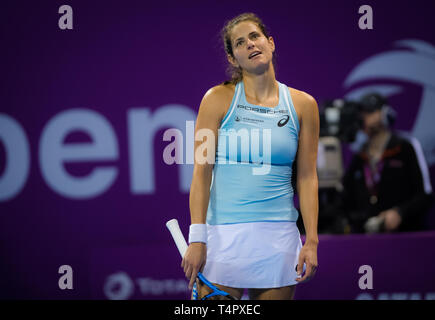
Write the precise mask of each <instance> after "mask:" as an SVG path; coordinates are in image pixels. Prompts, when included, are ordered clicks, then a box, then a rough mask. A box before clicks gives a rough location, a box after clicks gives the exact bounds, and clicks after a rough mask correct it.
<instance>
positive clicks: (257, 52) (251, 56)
mask: <svg viewBox="0 0 435 320" xmlns="http://www.w3.org/2000/svg"><path fill="white" fill-rule="evenodd" d="M260 54H261V51H254V52H252V53H251V54H250V55H249V57H248V58H249V59H252V58H254V57H256V56H258V55H260Z"/></svg>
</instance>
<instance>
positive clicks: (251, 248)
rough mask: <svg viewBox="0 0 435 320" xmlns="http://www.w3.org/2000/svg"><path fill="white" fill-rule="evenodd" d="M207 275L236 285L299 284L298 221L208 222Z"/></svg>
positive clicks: (205, 274)
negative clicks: (214, 223) (218, 223)
mask: <svg viewBox="0 0 435 320" xmlns="http://www.w3.org/2000/svg"><path fill="white" fill-rule="evenodd" d="M207 232H208V240H207V242H208V243H207V261H206V264H205V267H204V270H203V274H204V276H205V277H206V278H207V279H208V280H209V281H211V282H213V283H217V284H221V285H224V286H228V287H233V288H279V287H284V286H290V285H294V284H297V282H296V281H295V279H296V278H297V273H296V270H295V268H296V265H297V263H298V258H299V252H300V250H301V248H302V242H301V238H300V234H299V230H298V228H297V226H296V222H249V223H236V224H223V225H207Z"/></svg>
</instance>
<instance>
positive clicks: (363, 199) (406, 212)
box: [342, 93, 433, 233]
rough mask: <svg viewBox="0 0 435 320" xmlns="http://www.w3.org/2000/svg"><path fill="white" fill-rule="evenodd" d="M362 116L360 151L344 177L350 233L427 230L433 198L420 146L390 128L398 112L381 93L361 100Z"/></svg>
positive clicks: (344, 210)
mask: <svg viewBox="0 0 435 320" xmlns="http://www.w3.org/2000/svg"><path fill="white" fill-rule="evenodd" d="M359 115H360V127H361V129H360V132H359V133H358V137H359V139H358V141H359V142H360V148H359V150H357V152H355V154H354V155H353V158H352V160H351V163H350V165H349V167H348V169H347V170H346V173H345V175H344V178H343V187H344V190H343V194H342V196H343V198H342V201H343V203H342V205H343V206H342V209H343V212H344V213H345V215H346V216H347V219H348V222H349V225H350V228H351V232H352V233H363V232H367V233H375V232H395V231H417V230H422V229H423V228H424V217H425V214H426V212H427V211H428V209H429V208H430V206H431V204H432V202H433V194H432V186H431V183H430V178H429V174H428V168H427V164H426V161H425V159H424V156H423V153H422V150H421V147H420V144H419V142H418V141H417V140H416V139H415V138H413V137H410V136H406V135H405V134H402V133H398V132H395V131H393V130H392V129H391V128H392V125H393V123H394V120H395V112H394V110H392V109H391V108H390V107H389V106H388V105H387V101H386V99H385V98H384V97H382V96H381V95H379V94H376V93H373V94H368V95H365V96H364V97H363V98H362V99H361V101H360V112H359ZM361 138H363V140H365V141H363V142H362V143H361ZM354 151H356V150H355V149H354Z"/></svg>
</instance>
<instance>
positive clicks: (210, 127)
mask: <svg viewBox="0 0 435 320" xmlns="http://www.w3.org/2000/svg"><path fill="white" fill-rule="evenodd" d="M233 93H234V87H231V86H224V85H219V86H216V87H213V88H211V89H210V90H208V91H207V92H206V94H205V95H204V97H203V99H202V101H201V104H200V107H199V111H198V116H197V119H196V125H195V143H194V150H195V151H194V152H195V157H194V159H195V162H194V167H193V177H192V184H191V186H190V195H189V206H190V217H191V223H192V224H205V223H206V215H207V208H208V202H209V198H210V184H211V179H212V171H213V166H214V160H215V155H216V147H217V141H218V130H219V127H220V123H221V121H222V119H223V117H224V115H225V112H226V110H227V109H228V107H229V104H230V103H231V99H232V95H233ZM199 136H203V138H202V139H201V140H199V141H196V139H197V138H198V137H199ZM204 147H206V148H204ZM204 149H206V150H207V151H205V152H201V151H204ZM206 256H207V248H206V245H205V244H204V243H202V242H194V243H191V244H190V245H189V247H188V248H187V251H186V254H185V255H184V258H183V261H182V263H181V266H182V268H183V270H184V272H185V274H186V277H187V278H188V279H189V280H190V282H189V288H190V289H192V286H193V283H194V281H195V279H196V275H197V273H198V271H201V270H202V269H203V267H204V266H205V262H206Z"/></svg>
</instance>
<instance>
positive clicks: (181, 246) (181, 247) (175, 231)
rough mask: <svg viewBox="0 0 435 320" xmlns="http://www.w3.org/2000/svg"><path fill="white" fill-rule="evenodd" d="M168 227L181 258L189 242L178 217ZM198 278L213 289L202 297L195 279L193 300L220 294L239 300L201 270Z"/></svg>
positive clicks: (225, 297) (224, 297) (207, 298)
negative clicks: (220, 287)
mask: <svg viewBox="0 0 435 320" xmlns="http://www.w3.org/2000/svg"><path fill="white" fill-rule="evenodd" d="M166 227H167V228H168V229H169V231H170V232H171V235H172V238H173V239H174V241H175V244H176V245H177V248H178V251H179V252H180V255H181V258H183V257H184V254H185V253H186V250H187V243H186V240H185V239H184V236H183V234H182V233H181V230H180V226H179V225H178V221H177V219H172V220H169V221H168V222H166ZM197 279H199V281H201V283H202V284H204V285H206V286H207V287H209V288H210V289H211V290H212V292H211V293H209V294H207V295H206V296H204V297H202V298H201V299H200V298H199V297H198V290H197V288H196V281H195V283H194V285H193V295H192V297H193V300H209V299H210V298H212V297H218V296H220V297H221V298H223V299H228V300H237V299H236V298H234V297H233V296H231V295H230V294H229V293H228V292H225V291H222V290H220V289H219V288H217V287H216V286H215V285H213V284H212V283H211V282H210V281H208V280H207V279H206V278H205V277H204V275H203V274H202V273H201V272H198V275H197Z"/></svg>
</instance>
